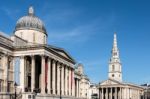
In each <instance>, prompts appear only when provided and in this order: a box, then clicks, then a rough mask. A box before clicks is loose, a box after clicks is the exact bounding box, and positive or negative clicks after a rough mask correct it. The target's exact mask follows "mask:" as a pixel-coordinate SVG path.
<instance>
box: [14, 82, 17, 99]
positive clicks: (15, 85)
mask: <svg viewBox="0 0 150 99" xmlns="http://www.w3.org/2000/svg"><path fill="white" fill-rule="evenodd" d="M14 87H15V99H17V92H16V88H17V83H16V82H15V84H14Z"/></svg>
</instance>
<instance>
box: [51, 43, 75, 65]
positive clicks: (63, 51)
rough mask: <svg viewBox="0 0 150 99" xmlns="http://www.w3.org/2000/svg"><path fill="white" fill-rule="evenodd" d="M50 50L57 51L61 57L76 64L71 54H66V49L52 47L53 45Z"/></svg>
mask: <svg viewBox="0 0 150 99" xmlns="http://www.w3.org/2000/svg"><path fill="white" fill-rule="evenodd" d="M49 48H51V49H53V50H54V51H56V52H57V53H58V54H60V55H61V56H63V57H65V58H67V59H69V60H72V61H73V62H75V60H74V59H73V58H72V57H71V56H70V54H69V53H68V52H66V51H65V50H64V49H62V48H58V47H54V46H51V45H49Z"/></svg>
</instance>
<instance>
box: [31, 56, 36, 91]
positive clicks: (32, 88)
mask: <svg viewBox="0 0 150 99" xmlns="http://www.w3.org/2000/svg"><path fill="white" fill-rule="evenodd" d="M31 58H32V66H31V71H32V72H31V91H32V92H33V90H34V88H35V57H34V56H31Z"/></svg>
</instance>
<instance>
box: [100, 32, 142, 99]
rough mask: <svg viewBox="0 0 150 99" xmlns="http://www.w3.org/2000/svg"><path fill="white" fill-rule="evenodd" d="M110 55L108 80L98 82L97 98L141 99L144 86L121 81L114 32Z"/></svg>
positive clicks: (120, 65) (120, 69)
mask: <svg viewBox="0 0 150 99" xmlns="http://www.w3.org/2000/svg"><path fill="white" fill-rule="evenodd" d="M111 54H112V57H111V59H110V61H109V71H108V80H106V81H103V82H100V83H99V86H98V88H99V99H141V97H142V96H143V90H144V88H143V87H141V86H138V85H135V84H131V83H125V82H123V81H122V64H121V61H120V57H119V49H118V47H117V37H116V33H115V34H114V41H113V48H112V51H111Z"/></svg>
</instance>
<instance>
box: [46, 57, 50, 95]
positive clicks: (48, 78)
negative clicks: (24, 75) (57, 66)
mask: <svg viewBox="0 0 150 99" xmlns="http://www.w3.org/2000/svg"><path fill="white" fill-rule="evenodd" d="M47 79H48V85H47V87H48V93H49V94H51V59H50V58H48V78H47Z"/></svg>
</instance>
